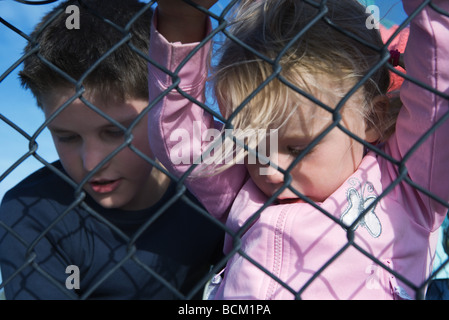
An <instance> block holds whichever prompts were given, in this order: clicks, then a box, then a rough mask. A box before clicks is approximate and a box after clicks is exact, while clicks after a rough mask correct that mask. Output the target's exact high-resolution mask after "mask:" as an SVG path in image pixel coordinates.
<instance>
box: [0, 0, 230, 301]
mask: <svg viewBox="0 0 449 320" xmlns="http://www.w3.org/2000/svg"><path fill="white" fill-rule="evenodd" d="M69 5H76V7H77V8H78V9H79V12H80V15H79V18H80V19H79V26H78V27H79V28H67V26H66V19H67V18H68V14H67V13H66V8H67V7H68V6H69ZM144 7H145V4H142V3H139V2H138V1H137V0H133V1H131V0H128V1H120V0H113V1H112V0H90V1H82V3H81V2H79V3H78V2H76V1H75V2H73V1H65V2H63V3H61V4H60V5H59V6H57V7H56V8H55V9H53V10H52V11H51V12H50V13H49V14H47V15H46V16H45V17H44V18H43V20H42V22H41V23H40V24H39V25H38V26H37V27H36V29H35V31H34V32H33V34H32V39H33V40H34V41H30V43H29V44H28V45H27V47H26V48H25V53H26V54H30V55H29V57H28V58H27V59H26V60H25V64H24V70H23V71H22V72H21V73H20V78H21V81H22V83H23V85H24V86H25V87H26V88H29V89H30V90H31V91H32V92H33V94H34V96H35V97H36V100H37V103H38V105H39V107H41V108H42V110H43V112H44V114H45V117H46V120H47V121H48V123H47V126H48V128H49V130H50V132H51V134H52V137H53V140H54V143H55V146H56V150H57V152H58V155H59V157H60V161H57V162H55V163H53V164H51V165H49V166H47V167H44V168H43V169H41V170H38V171H37V172H35V173H33V174H32V175H31V176H29V177H28V178H26V179H24V180H23V181H22V182H20V183H19V184H18V185H17V186H16V187H14V188H13V189H11V190H10V191H9V192H8V193H7V194H6V195H5V197H4V199H3V202H2V205H1V207H0V265H1V270H2V275H3V284H4V285H5V293H6V299H66V298H75V299H77V298H81V299H173V298H184V297H187V298H192V297H193V298H196V297H198V294H201V292H200V291H201V290H200V288H201V287H202V285H204V283H205V280H206V279H207V278H208V271H209V269H210V266H211V264H213V263H214V261H216V258H217V256H218V255H217V254H218V253H219V252H220V251H221V247H222V246H221V241H222V238H223V232H222V230H221V229H220V228H219V227H217V225H215V224H214V223H213V222H212V221H211V220H210V218H208V217H207V216H206V215H203V214H201V213H200V212H198V210H196V209H195V206H191V205H190V203H193V204H194V205H198V202H197V201H196V199H194V198H193V196H192V195H191V194H188V193H187V192H186V193H184V194H182V193H180V192H179V191H178V189H177V188H176V185H175V184H174V183H173V182H171V180H170V178H169V177H168V176H166V175H165V174H164V173H163V172H162V171H160V170H159V169H158V168H161V167H160V166H159V163H158V162H157V161H156V160H155V159H154V156H153V154H152V152H151V150H150V148H149V142H148V134H147V120H146V118H147V117H146V114H145V112H143V111H144V110H145V109H146V107H147V106H148V82H147V81H148V80H147V61H146V60H145V59H144V58H142V57H141V55H140V54H144V55H146V54H147V51H148V43H149V39H148V38H149V31H150V28H149V25H150V20H151V9H150V8H149V7H148V6H147V8H146V9H147V10H146V11H145V12H144ZM72 8H73V7H72ZM142 12H144V13H142ZM136 15H140V16H139V18H138V19H137V20H136V21H135V22H133V24H132V27H131V28H130V32H128V31H125V30H123V29H121V30H120V28H125V26H126V25H127V24H128V22H129V21H130V20H131V19H132V18H133V17H134V16H136ZM102 18H104V19H102ZM106 19H107V20H108V21H112V24H114V26H112V25H111V23H110V22H107V20H106ZM48 22H49V24H48V25H46V23H48ZM117 26H118V27H117ZM128 33H130V34H131V40H130V42H127V43H124V41H123V39H124V38H125V37H127V36H128ZM119 43H120V44H121V45H120V46H119V47H118V48H116V49H115V50H114V51H112V53H111V52H109V51H110V49H111V48H112V47H114V46H115V45H117V44H119ZM128 43H129V44H130V45H128ZM37 45H39V48H38V49H37ZM131 47H133V48H136V49H137V50H138V51H139V53H140V54H139V53H137V52H136V51H134V50H133V49H132V48H131ZM36 49H37V50H36ZM105 54H106V55H105ZM106 56H107V57H106ZM104 57H106V58H104ZM99 59H104V60H102V61H101V63H99V64H98V65H96V66H95V68H93V69H91V67H92V66H93V65H94V64H95V63H96V62H97V61H99ZM61 71H62V72H61ZM150 81H151V80H150ZM149 159H151V160H152V161H149ZM181 191H182V190H181ZM181 194H182V196H181V197H179V198H178V197H176V196H178V195H181Z"/></svg>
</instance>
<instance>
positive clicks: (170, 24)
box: [157, 0, 217, 43]
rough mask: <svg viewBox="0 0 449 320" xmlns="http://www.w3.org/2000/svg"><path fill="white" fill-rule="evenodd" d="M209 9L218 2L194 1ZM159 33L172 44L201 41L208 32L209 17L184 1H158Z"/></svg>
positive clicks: (210, 0) (212, 0)
mask: <svg viewBox="0 0 449 320" xmlns="http://www.w3.org/2000/svg"><path fill="white" fill-rule="evenodd" d="M192 2H195V3H196V4H198V5H200V6H202V7H204V8H206V9H209V8H210V7H212V6H213V5H214V4H215V3H216V2H217V0H193V1H192ZM157 14H158V20H157V21H158V23H157V29H158V31H159V32H160V33H161V34H162V35H163V36H164V37H165V38H166V39H167V40H168V41H170V42H176V41H180V42H182V43H191V42H198V41H201V40H202V39H203V37H204V35H205V32H206V25H207V15H206V14H204V13H203V12H201V11H200V10H198V9H196V8H195V7H193V6H192V5H190V4H187V3H186V2H185V1H183V0H158V9H157Z"/></svg>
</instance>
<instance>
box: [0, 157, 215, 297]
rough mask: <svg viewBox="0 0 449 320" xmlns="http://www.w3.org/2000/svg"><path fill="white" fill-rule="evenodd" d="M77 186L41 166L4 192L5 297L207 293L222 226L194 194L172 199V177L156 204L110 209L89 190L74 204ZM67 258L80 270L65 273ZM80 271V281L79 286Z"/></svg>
mask: <svg viewBox="0 0 449 320" xmlns="http://www.w3.org/2000/svg"><path fill="white" fill-rule="evenodd" d="M54 165H55V166H56V167H57V168H58V169H59V170H61V171H63V169H62V167H61V165H60V163H59V162H56V163H54ZM74 193H75V192H74V188H73V187H71V186H70V185H69V184H68V183H67V182H65V181H64V180H63V179H62V178H60V177H59V176H58V175H56V174H55V173H53V172H52V171H51V170H50V169H48V168H42V169H40V170H38V171H36V172H35V173H33V174H32V175H30V176H29V177H28V178H26V179H24V180H23V181H22V182H20V183H19V184H18V185H17V186H15V187H14V188H13V189H11V190H10V191H8V192H7V193H6V194H5V196H4V199H3V201H2V205H1V207H0V266H1V271H2V276H3V281H4V282H7V283H6V286H5V293H6V299H67V298H75V299H76V298H80V297H81V298H87V299H176V298H180V297H181V298H183V297H184V295H192V297H193V298H198V297H200V296H201V289H200V290H197V289H198V288H201V286H202V285H203V284H204V283H205V281H206V280H207V277H208V272H209V269H210V266H211V265H212V264H213V263H214V262H216V261H217V259H219V257H220V256H221V251H222V240H223V237H224V234H223V230H222V229H221V228H220V227H218V226H217V225H216V224H215V223H213V222H212V221H211V220H210V219H209V217H207V216H206V215H203V214H201V213H199V212H198V211H197V210H195V208H193V207H192V206H191V205H189V204H188V201H185V199H188V200H190V201H191V202H193V203H195V204H196V205H199V203H198V202H197V200H196V199H195V198H194V197H193V196H192V195H191V194H189V193H188V192H187V191H186V193H185V194H184V195H183V196H182V197H181V198H179V199H177V200H175V201H173V200H172V198H173V196H174V195H175V194H176V188H175V185H174V184H172V185H170V187H169V188H168V190H167V192H166V194H165V195H164V196H163V197H162V199H161V200H160V201H159V202H158V203H157V204H155V205H154V206H152V207H150V208H148V209H146V210H141V211H123V210H118V209H105V208H103V207H101V206H100V205H98V204H97V203H96V202H95V201H94V200H92V199H91V198H90V197H89V196H88V195H87V196H86V198H85V199H84V201H83V202H81V203H80V204H78V205H74V201H75V197H74ZM199 206H200V205H199ZM164 208H166V209H165V210H164V211H162V210H160V209H164ZM153 219H154V220H153ZM148 223H149V225H147V224H148ZM68 266H75V267H76V268H78V270H79V273H76V272H75V271H73V270H72V271H71V270H68V271H67V273H66V268H67V267H68ZM16 272H18V273H17V274H15V275H14V273H16ZM11 276H13V277H12V278H11ZM75 276H78V278H76V279H78V280H79V289H76V287H75V288H73V286H74V285H75V284H76V282H75V280H73V279H74V278H73V277H75ZM70 277H72V278H70ZM66 281H68V285H66ZM198 284H200V285H198ZM193 293H197V295H195V296H193Z"/></svg>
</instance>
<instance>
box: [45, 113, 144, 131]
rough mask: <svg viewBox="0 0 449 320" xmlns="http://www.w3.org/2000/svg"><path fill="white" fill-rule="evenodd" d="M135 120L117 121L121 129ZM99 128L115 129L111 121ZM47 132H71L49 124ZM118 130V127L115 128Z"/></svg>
mask: <svg viewBox="0 0 449 320" xmlns="http://www.w3.org/2000/svg"><path fill="white" fill-rule="evenodd" d="M135 119H136V117H134V116H133V117H131V118H129V119H123V120H120V121H117V122H118V123H119V124H121V125H122V126H123V127H125V128H129V126H130V125H131V124H132V123H133V122H134V120H135ZM101 127H103V128H105V127H117V126H116V125H115V124H114V123H112V122H111V121H107V123H105V124H103V125H101ZM47 128H48V130H50V131H53V132H70V131H71V130H68V129H66V128H61V127H58V126H54V124H53V123H50V124H48V125H47ZM117 128H118V127H117Z"/></svg>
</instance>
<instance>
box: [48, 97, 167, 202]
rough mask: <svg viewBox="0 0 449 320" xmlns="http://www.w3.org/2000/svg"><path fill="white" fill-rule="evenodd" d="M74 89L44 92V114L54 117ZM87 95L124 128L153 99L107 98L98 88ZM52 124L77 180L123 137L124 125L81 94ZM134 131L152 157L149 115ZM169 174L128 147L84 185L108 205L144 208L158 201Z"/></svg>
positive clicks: (61, 154) (62, 154)
mask: <svg viewBox="0 0 449 320" xmlns="http://www.w3.org/2000/svg"><path fill="white" fill-rule="evenodd" d="M73 94H74V91H73V90H71V89H60V90H54V91H53V92H52V93H49V94H46V95H45V96H44V97H42V105H43V109H44V113H45V117H46V118H48V117H50V115H51V114H53V113H54V112H55V111H56V110H57V109H58V108H59V107H60V106H61V105H62V104H63V103H65V102H66V101H67V100H68V99H69V98H70V97H71V96H73ZM84 97H86V99H87V100H88V101H89V102H90V103H92V104H93V105H95V106H96V107H97V108H98V109H100V110H101V111H103V112H104V113H105V114H107V115H108V116H109V117H111V118H113V119H114V120H116V121H117V122H118V123H120V124H121V125H123V126H124V127H125V128H128V127H129V126H130V125H131V123H132V122H133V121H134V119H135V118H136V117H137V116H138V115H139V114H140V113H141V112H142V110H143V109H144V108H145V107H146V106H147V104H148V101H144V100H140V99H128V100H126V101H123V102H122V101H119V100H114V99H107V101H106V100H105V99H104V98H101V97H100V96H99V95H96V94H93V95H84ZM48 128H49V130H50V132H51V134H52V137H53V140H54V143H55V146H56V150H57V152H58V155H59V158H60V160H61V162H62V165H63V167H64V169H65V170H66V171H67V173H68V174H69V175H70V177H71V178H72V179H73V180H74V181H75V182H76V183H80V182H81V181H82V180H83V179H84V178H85V177H86V176H87V175H88V174H89V173H90V172H91V171H92V170H93V169H94V168H95V167H96V166H97V165H98V164H99V163H100V162H101V161H102V160H103V159H105V158H106V157H107V156H108V155H109V154H111V153H112V152H113V151H114V150H116V149H117V148H118V147H119V146H120V145H121V144H122V143H123V142H124V131H123V130H121V129H120V128H118V127H116V126H115V125H113V124H112V123H111V122H110V121H108V120H107V119H106V118H104V117H102V116H101V115H99V114H98V113H96V112H95V111H93V110H92V109H90V108H89V107H87V106H86V105H85V104H84V103H83V102H82V101H81V100H79V99H76V100H75V101H73V102H72V103H71V104H70V105H68V106H67V108H65V109H64V110H62V112H61V113H60V114H58V115H57V116H56V118H55V119H54V120H53V121H51V122H50V124H49V125H48ZM132 134H133V140H132V145H133V146H134V147H136V148H137V149H138V150H140V151H141V152H142V153H143V154H145V155H146V156H147V157H149V158H151V159H153V158H154V156H153V154H152V152H151V150H150V147H149V143H148V135H147V121H146V117H144V118H143V119H142V120H141V121H140V122H139V123H138V124H137V125H136V126H135V127H134V128H133V131H132ZM164 177H165V175H163V174H161V172H160V171H159V170H157V169H154V170H153V167H152V165H151V164H149V163H148V162H147V161H145V160H144V159H142V158H141V157H140V156H138V155H137V154H136V153H134V152H133V151H132V150H131V149H130V148H128V147H125V148H123V149H122V150H121V151H120V152H118V153H117V154H116V155H115V156H114V157H113V158H112V159H111V160H110V161H108V162H107V163H106V164H105V165H104V166H102V167H101V168H99V169H98V170H97V171H96V172H95V173H94V174H93V176H92V177H91V178H90V179H89V180H88V182H87V183H86V184H85V185H84V186H83V187H84V190H85V191H87V193H88V194H90V195H91V196H92V198H93V199H94V200H95V201H97V202H98V203H99V204H100V205H102V206H103V207H106V208H120V209H124V210H140V209H144V208H147V207H149V206H151V205H152V204H153V203H154V202H155V201H157V199H155V197H157V195H160V192H158V191H159V190H160V188H159V183H160V184H161V185H163V183H161V182H162V180H163V179H164Z"/></svg>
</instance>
